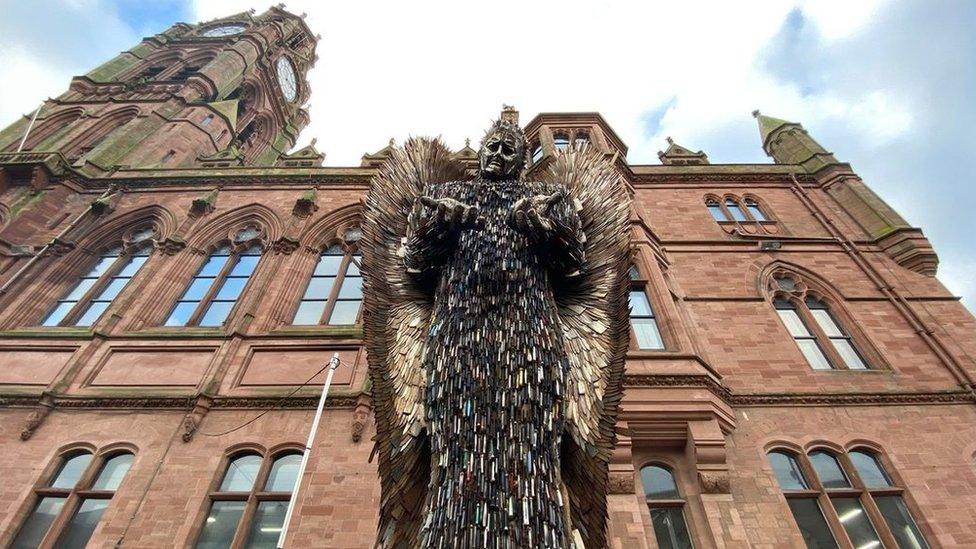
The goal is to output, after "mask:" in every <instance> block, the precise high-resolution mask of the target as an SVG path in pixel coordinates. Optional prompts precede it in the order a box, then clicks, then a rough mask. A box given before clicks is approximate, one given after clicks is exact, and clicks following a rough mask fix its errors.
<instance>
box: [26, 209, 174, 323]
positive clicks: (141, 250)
mask: <svg viewBox="0 0 976 549" xmlns="http://www.w3.org/2000/svg"><path fill="white" fill-rule="evenodd" d="M155 234H156V233H155V231H154V230H153V229H151V228H147V229H142V230H138V231H135V232H133V233H132V234H131V235H130V236H129V237H128V238H127V239H126V247H127V248H128V249H129V251H124V248H123V246H116V247H114V248H111V249H109V250H106V251H104V252H102V253H101V255H100V256H99V258H98V261H96V262H95V265H94V266H92V268H91V269H90V270H89V271H88V272H87V273H85V275H84V276H82V277H81V278H80V279H79V280H78V282H76V283H75V285H74V286H72V287H71V289H70V290H69V291H68V292H67V293H66V294H65V295H64V297H62V298H61V299H59V300H58V302H57V304H56V305H55V306H54V308H53V309H52V310H51V312H50V313H48V315H47V316H46V317H44V320H43V322H42V323H41V325H42V326H92V325H94V324H95V322H97V321H98V319H99V318H101V316H102V314H103V313H105V311H106V309H108V308H109V306H110V305H111V304H112V301H113V300H114V299H115V298H116V297H118V296H119V294H121V293H122V290H124V289H125V287H126V286H127V285H128V284H129V282H130V281H131V280H132V278H133V277H135V276H136V273H138V272H139V269H141V268H142V266H143V265H145V264H146V261H147V260H148V259H149V254H150V253H152V246H151V245H150V239H151V238H153V236H155Z"/></svg>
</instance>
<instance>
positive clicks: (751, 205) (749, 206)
mask: <svg viewBox="0 0 976 549" xmlns="http://www.w3.org/2000/svg"><path fill="white" fill-rule="evenodd" d="M742 202H743V203H744V204H745V205H746V210H748V211H749V215H751V216H752V219H753V220H754V221H766V214H764V213H763V211H762V208H761V207H760V206H759V203H758V202H756V200H755V199H753V198H746V199H745V200H743V201H742Z"/></svg>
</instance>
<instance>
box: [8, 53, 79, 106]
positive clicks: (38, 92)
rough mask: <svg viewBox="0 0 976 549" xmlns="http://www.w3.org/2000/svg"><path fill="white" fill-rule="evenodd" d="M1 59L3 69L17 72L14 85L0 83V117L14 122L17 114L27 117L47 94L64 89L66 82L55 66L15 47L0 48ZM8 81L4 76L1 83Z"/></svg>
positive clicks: (54, 94)
mask: <svg viewBox="0 0 976 549" xmlns="http://www.w3.org/2000/svg"><path fill="white" fill-rule="evenodd" d="M0 57H2V58H3V72H4V73H5V74H8V75H17V76H16V78H17V85H15V86H11V85H2V86H0V120H5V121H14V120H16V119H17V118H18V117H20V116H23V115H27V116H30V115H31V114H32V113H33V111H34V110H35V109H36V108H37V107H38V106H39V105H40V104H41V101H42V100H44V99H45V98H47V97H54V96H57V95H60V94H61V93H63V92H64V90H65V87H66V84H67V82H66V81H65V78H64V74H63V72H62V71H60V70H58V69H57V68H56V67H53V66H51V65H50V64H47V63H45V62H44V60H43V59H41V58H38V57H37V56H35V55H32V54H31V53H30V52H29V51H27V50H26V49H23V48H18V47H4V48H3V49H0ZM10 81H11V80H7V79H4V82H10Z"/></svg>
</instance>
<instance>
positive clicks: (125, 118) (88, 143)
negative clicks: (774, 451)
mask: <svg viewBox="0 0 976 549" xmlns="http://www.w3.org/2000/svg"><path fill="white" fill-rule="evenodd" d="M137 116H139V108H138V107H134V106H130V107H123V108H121V109H118V110H115V111H112V112H110V113H108V114H106V115H104V116H102V117H101V120H99V121H98V122H96V123H95V124H94V125H93V126H92V127H91V128H89V129H88V130H87V131H85V132H84V133H83V134H82V135H80V136H78V137H76V138H75V139H73V140H72V141H71V142H70V143H68V145H67V146H65V147H64V149H63V153H64V155H65V156H67V157H69V158H74V157H78V156H83V155H85V154H87V153H88V151H90V150H92V149H94V148H95V147H97V146H98V145H99V144H101V143H102V142H103V141H104V140H105V139H106V138H108V137H109V136H110V135H111V134H112V133H113V132H115V130H117V129H119V128H121V127H122V126H124V125H126V124H128V123H129V122H130V121H132V120H133V119H135V118H136V117H137Z"/></svg>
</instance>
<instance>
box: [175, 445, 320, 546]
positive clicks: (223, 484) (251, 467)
mask: <svg viewBox="0 0 976 549" xmlns="http://www.w3.org/2000/svg"><path fill="white" fill-rule="evenodd" d="M301 461H302V455H301V454H300V453H298V452H297V451H295V450H285V451H283V452H279V453H277V454H275V455H274V456H273V457H270V458H269V457H263V456H261V455H260V454H258V453H255V452H245V453H240V454H237V455H235V456H233V457H231V459H230V460H229V461H228V463H227V468H226V469H225V470H224V476H223V477H222V478H221V480H220V484H219V485H218V486H217V487H216V489H215V490H214V491H212V492H211V493H210V511H209V512H208V513H207V518H206V520H205V521H204V524H203V530H202V531H201V532H200V537H199V538H198V539H197V542H196V544H195V546H194V547H196V548H197V549H217V548H223V547H274V546H275V544H276V543H277V541H278V535H279V534H280V533H281V528H282V524H284V521H285V512H286V511H287V509H288V499H289V497H290V496H291V494H292V491H293V490H294V488H295V481H296V480H297V479H298V467H299V464H300V463H301Z"/></svg>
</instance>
